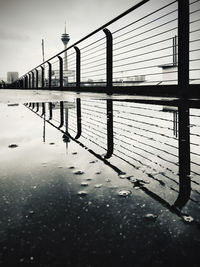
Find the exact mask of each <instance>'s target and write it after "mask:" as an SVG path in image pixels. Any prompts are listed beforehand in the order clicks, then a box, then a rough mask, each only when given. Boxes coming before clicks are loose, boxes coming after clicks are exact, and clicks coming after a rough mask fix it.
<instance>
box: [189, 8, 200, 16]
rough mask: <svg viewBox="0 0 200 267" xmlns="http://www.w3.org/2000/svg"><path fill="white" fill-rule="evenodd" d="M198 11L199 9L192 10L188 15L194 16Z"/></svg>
mask: <svg viewBox="0 0 200 267" xmlns="http://www.w3.org/2000/svg"><path fill="white" fill-rule="evenodd" d="M199 11H200V9H197V10H194V11H192V12H190V15H192V14H194V13H197V12H199Z"/></svg>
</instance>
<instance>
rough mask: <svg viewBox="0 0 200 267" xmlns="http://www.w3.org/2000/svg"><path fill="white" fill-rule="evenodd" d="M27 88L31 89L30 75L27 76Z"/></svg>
mask: <svg viewBox="0 0 200 267" xmlns="http://www.w3.org/2000/svg"><path fill="white" fill-rule="evenodd" d="M28 88H31V74H30V73H29V74H28Z"/></svg>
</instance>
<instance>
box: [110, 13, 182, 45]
mask: <svg viewBox="0 0 200 267" xmlns="http://www.w3.org/2000/svg"><path fill="white" fill-rule="evenodd" d="M177 20H178V19H177V18H175V19H172V20H170V21H168V22H165V23H163V24H161V25H158V26H156V27H154V28H152V29H149V30H146V31H144V32H141V33H138V34H136V35H133V36H131V37H128V38H126V39H123V40H121V41H119V42H116V43H115V45H117V44H120V43H122V42H125V41H128V40H130V39H133V38H135V37H138V36H140V35H143V34H145V33H149V32H151V31H153V30H155V29H158V28H161V27H162V26H165V25H167V24H169V23H171V22H174V21H177ZM114 40H115V38H114Z"/></svg>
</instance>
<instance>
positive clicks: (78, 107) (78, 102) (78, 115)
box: [75, 98, 82, 139]
mask: <svg viewBox="0 0 200 267" xmlns="http://www.w3.org/2000/svg"><path fill="white" fill-rule="evenodd" d="M76 118H77V134H76V136H75V139H78V138H79V137H80V136H81V132H82V125H81V99H80V98H77V99H76Z"/></svg>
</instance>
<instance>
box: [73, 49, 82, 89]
mask: <svg viewBox="0 0 200 267" xmlns="http://www.w3.org/2000/svg"><path fill="white" fill-rule="evenodd" d="M74 49H75V51H76V88H77V89H78V88H79V87H80V85H81V52H80V49H79V48H78V47H77V46H74Z"/></svg>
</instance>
